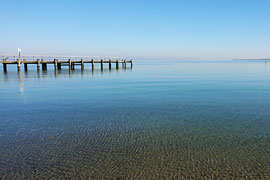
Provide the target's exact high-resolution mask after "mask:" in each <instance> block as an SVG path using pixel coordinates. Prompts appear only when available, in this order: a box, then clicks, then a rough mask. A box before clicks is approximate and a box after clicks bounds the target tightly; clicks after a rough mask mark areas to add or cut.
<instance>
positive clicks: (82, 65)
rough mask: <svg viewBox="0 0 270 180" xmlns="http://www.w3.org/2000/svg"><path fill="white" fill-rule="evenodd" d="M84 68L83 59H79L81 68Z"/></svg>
mask: <svg viewBox="0 0 270 180" xmlns="http://www.w3.org/2000/svg"><path fill="white" fill-rule="evenodd" d="M83 68H84V61H83V59H81V69H83Z"/></svg>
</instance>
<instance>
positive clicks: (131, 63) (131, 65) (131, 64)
mask: <svg viewBox="0 0 270 180" xmlns="http://www.w3.org/2000/svg"><path fill="white" fill-rule="evenodd" d="M130 67H131V69H132V67H133V62H132V59H131V60H130Z"/></svg>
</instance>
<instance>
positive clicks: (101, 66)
mask: <svg viewBox="0 0 270 180" xmlns="http://www.w3.org/2000/svg"><path fill="white" fill-rule="evenodd" d="M100 68H101V70H103V59H101V61H100Z"/></svg>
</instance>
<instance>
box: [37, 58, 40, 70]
mask: <svg viewBox="0 0 270 180" xmlns="http://www.w3.org/2000/svg"><path fill="white" fill-rule="evenodd" d="M37 70H38V71H39V70H40V59H37Z"/></svg>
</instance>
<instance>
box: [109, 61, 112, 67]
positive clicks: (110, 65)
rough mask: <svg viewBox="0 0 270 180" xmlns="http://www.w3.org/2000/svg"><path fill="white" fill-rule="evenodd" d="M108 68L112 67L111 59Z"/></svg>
mask: <svg viewBox="0 0 270 180" xmlns="http://www.w3.org/2000/svg"><path fill="white" fill-rule="evenodd" d="M109 69H112V60H111V59H110V60H109Z"/></svg>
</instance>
